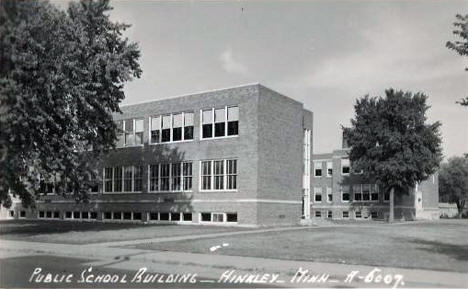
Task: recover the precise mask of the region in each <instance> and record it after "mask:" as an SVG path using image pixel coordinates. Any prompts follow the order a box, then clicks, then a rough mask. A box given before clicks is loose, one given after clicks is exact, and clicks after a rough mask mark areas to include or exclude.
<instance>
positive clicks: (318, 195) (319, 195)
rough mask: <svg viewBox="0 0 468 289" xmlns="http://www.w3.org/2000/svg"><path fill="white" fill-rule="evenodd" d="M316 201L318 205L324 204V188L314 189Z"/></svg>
mask: <svg viewBox="0 0 468 289" xmlns="http://www.w3.org/2000/svg"><path fill="white" fill-rule="evenodd" d="M314 200H315V202H316V203H321V202H322V187H314Z"/></svg>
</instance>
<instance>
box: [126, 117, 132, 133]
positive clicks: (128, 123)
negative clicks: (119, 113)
mask: <svg viewBox="0 0 468 289" xmlns="http://www.w3.org/2000/svg"><path fill="white" fill-rule="evenodd" d="M124 122H125V131H126V132H133V119H127V120H125V121H124Z"/></svg>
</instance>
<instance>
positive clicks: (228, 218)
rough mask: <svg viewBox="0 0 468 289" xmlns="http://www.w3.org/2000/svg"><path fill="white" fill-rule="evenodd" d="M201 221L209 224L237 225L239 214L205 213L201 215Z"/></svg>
mask: <svg viewBox="0 0 468 289" xmlns="http://www.w3.org/2000/svg"><path fill="white" fill-rule="evenodd" d="M200 221H201V222H207V223H208V222H210V223H237V213H218V212H203V213H200Z"/></svg>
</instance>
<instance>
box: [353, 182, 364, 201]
mask: <svg viewBox="0 0 468 289" xmlns="http://www.w3.org/2000/svg"><path fill="white" fill-rule="evenodd" d="M353 194H354V201H356V202H361V201H362V187H361V185H353Z"/></svg>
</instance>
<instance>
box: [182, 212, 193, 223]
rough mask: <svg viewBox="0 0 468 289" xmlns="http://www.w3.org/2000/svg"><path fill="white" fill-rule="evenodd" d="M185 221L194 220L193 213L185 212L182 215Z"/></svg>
mask: <svg viewBox="0 0 468 289" xmlns="http://www.w3.org/2000/svg"><path fill="white" fill-rule="evenodd" d="M182 217H183V220H184V221H186V222H187V221H188V222H191V221H192V213H183V215H182Z"/></svg>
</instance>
